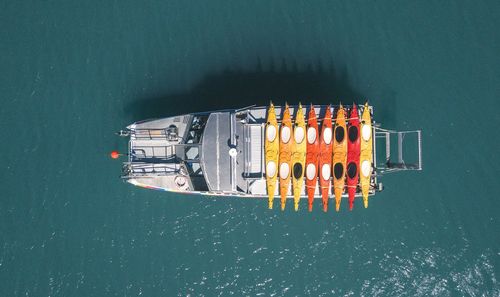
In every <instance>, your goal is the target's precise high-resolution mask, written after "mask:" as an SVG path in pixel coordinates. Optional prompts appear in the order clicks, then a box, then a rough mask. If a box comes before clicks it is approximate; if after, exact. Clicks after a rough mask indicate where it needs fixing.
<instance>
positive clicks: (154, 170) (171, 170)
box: [122, 162, 181, 179]
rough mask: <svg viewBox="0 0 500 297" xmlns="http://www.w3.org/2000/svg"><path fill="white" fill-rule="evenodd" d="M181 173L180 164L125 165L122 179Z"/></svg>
mask: <svg viewBox="0 0 500 297" xmlns="http://www.w3.org/2000/svg"><path fill="white" fill-rule="evenodd" d="M179 173H181V165H180V164H175V163H172V164H161V163H160V164H158V163H130V162H126V163H123V168H122V178H125V179H128V178H134V177H148V176H160V175H175V174H179Z"/></svg>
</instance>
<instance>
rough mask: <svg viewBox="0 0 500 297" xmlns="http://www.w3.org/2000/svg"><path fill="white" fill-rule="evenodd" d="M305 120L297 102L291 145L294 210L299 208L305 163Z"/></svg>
mask: <svg viewBox="0 0 500 297" xmlns="http://www.w3.org/2000/svg"><path fill="white" fill-rule="evenodd" d="M305 136H306V122H305V120H304V111H303V110H302V105H301V104H300V103H299V108H298V110H297V114H296V115H295V124H294V125H293V147H292V173H293V174H292V186H293V202H294V209H295V211H297V210H299V202H300V196H302V192H303V187H304V168H305V163H306V147H307V144H306V141H305Z"/></svg>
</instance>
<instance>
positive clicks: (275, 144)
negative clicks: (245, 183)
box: [264, 102, 280, 209]
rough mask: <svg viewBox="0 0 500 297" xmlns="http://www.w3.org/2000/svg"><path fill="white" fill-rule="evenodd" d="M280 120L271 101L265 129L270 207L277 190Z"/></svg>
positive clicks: (266, 170) (266, 172)
mask: <svg viewBox="0 0 500 297" xmlns="http://www.w3.org/2000/svg"><path fill="white" fill-rule="evenodd" d="M278 130H279V126H278V121H277V120H276V112H275V111H274V105H273V103H272V102H271V104H270V106H269V109H268V111H267V122H266V131H265V134H266V135H265V137H266V140H265V152H264V155H265V161H266V167H265V174H266V183H267V195H268V196H269V209H272V208H273V201H274V195H275V191H276V182H277V173H278V161H279V159H278V156H279V144H280V141H279V139H278Z"/></svg>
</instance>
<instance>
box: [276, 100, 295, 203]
mask: <svg viewBox="0 0 500 297" xmlns="http://www.w3.org/2000/svg"><path fill="white" fill-rule="evenodd" d="M292 148H293V138H292V119H291V118H290V109H289V107H288V104H286V105H285V111H284V112H283V117H282V121H281V129H280V148H279V164H280V167H279V176H280V196H281V210H284V209H285V204H286V196H287V194H288V189H289V187H290V176H291V175H290V167H291V164H292Z"/></svg>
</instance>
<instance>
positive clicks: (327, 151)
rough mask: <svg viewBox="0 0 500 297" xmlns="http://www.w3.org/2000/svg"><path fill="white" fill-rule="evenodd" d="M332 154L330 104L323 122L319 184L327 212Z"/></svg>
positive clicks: (324, 209)
mask: <svg viewBox="0 0 500 297" xmlns="http://www.w3.org/2000/svg"><path fill="white" fill-rule="evenodd" d="M332 156H333V153H332V111H331V108H330V106H328V108H327V109H326V112H325V117H324V118H323V123H322V124H321V138H320V141H319V172H320V174H319V175H320V178H319V185H320V189H321V198H322V199H323V211H325V212H326V211H327V210H328V191H329V190H330V177H331V175H332V168H331V166H332V165H331V164H332Z"/></svg>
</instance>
